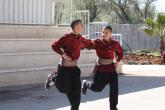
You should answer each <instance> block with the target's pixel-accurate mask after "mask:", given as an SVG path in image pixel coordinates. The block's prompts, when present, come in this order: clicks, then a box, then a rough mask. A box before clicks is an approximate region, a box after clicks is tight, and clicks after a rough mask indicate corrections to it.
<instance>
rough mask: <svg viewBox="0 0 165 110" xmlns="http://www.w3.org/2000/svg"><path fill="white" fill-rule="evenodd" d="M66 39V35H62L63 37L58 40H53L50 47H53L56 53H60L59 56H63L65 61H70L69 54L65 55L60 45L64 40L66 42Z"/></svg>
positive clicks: (62, 44)
mask: <svg viewBox="0 0 165 110" xmlns="http://www.w3.org/2000/svg"><path fill="white" fill-rule="evenodd" d="M66 40H67V39H66V36H64V37H62V38H60V39H59V40H57V41H55V42H54V43H53V44H52V49H53V50H54V51H55V52H56V53H58V54H60V55H61V57H63V58H64V59H65V60H66V61H71V60H72V59H71V58H70V57H69V56H67V55H66V54H65V52H64V51H63V50H62V47H63V46H64V44H65V42H67V41H66Z"/></svg>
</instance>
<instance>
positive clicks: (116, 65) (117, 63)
mask: <svg viewBox="0 0 165 110" xmlns="http://www.w3.org/2000/svg"><path fill="white" fill-rule="evenodd" d="M118 66H119V62H118V61H116V62H115V68H116V69H117V67H118Z"/></svg>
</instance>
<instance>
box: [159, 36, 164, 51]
mask: <svg viewBox="0 0 165 110" xmlns="http://www.w3.org/2000/svg"><path fill="white" fill-rule="evenodd" d="M163 51H164V39H163V36H161V37H160V53H161V54H163Z"/></svg>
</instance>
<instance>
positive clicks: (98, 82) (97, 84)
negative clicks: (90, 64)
mask: <svg viewBox="0 0 165 110" xmlns="http://www.w3.org/2000/svg"><path fill="white" fill-rule="evenodd" d="M107 84H109V86H110V93H109V101H110V108H114V109H117V108H116V106H117V104H118V75H117V73H116V71H115V72H112V73H101V72H98V71H97V72H96V74H95V76H94V78H93V83H91V87H90V89H91V90H92V91H95V92H101V91H102V90H103V89H104V87H105V86H106V85H107Z"/></svg>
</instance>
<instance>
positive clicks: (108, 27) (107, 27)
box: [104, 25, 112, 31]
mask: <svg viewBox="0 0 165 110" xmlns="http://www.w3.org/2000/svg"><path fill="white" fill-rule="evenodd" d="M104 29H108V30H110V31H112V27H111V26H110V25H108V26H106V27H105V28H104Z"/></svg>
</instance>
